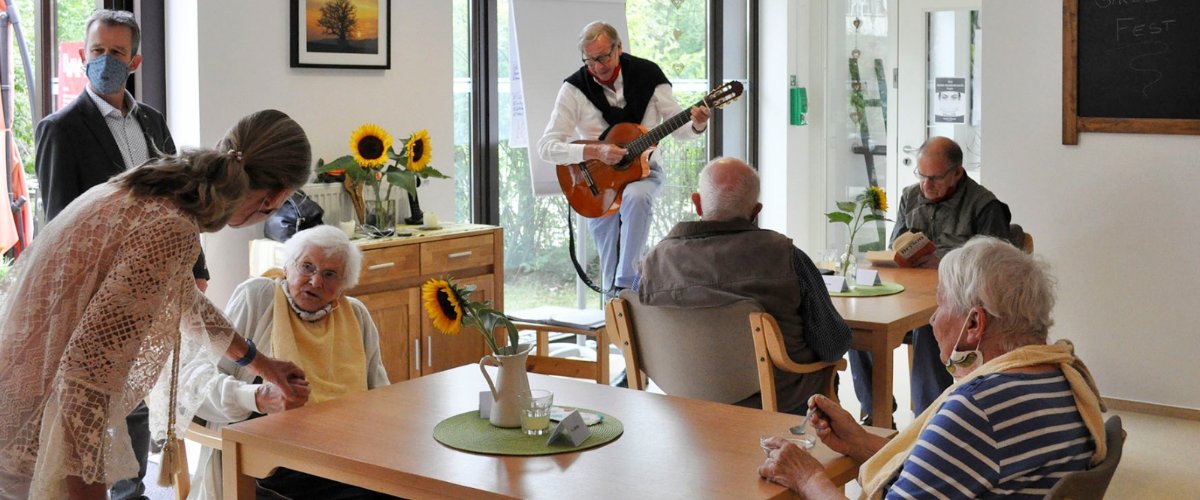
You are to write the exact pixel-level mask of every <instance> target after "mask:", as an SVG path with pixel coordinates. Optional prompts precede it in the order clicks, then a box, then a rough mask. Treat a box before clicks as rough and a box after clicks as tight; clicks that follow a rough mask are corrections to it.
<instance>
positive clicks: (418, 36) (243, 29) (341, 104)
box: [166, 0, 454, 305]
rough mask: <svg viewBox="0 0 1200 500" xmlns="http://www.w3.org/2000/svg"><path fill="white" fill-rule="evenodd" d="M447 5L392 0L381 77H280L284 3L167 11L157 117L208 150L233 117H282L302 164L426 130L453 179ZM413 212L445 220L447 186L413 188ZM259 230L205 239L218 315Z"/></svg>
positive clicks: (332, 72) (310, 73)
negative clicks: (162, 101)
mask: <svg viewBox="0 0 1200 500" xmlns="http://www.w3.org/2000/svg"><path fill="white" fill-rule="evenodd" d="M451 6H452V3H451V2H449V1H446V0H405V1H402V2H392V15H391V19H392V31H391V33H392V69H390V70H362V69H357V70H356V69H317V68H291V67H289V60H290V59H289V58H290V56H289V48H288V36H289V32H288V26H289V19H288V17H289V16H288V8H287V4H286V3H284V2H244V1H234V0H205V1H203V2H178V3H177V2H171V3H169V4H168V5H167V12H166V16H167V26H168V28H169V29H168V33H167V39H168V47H167V55H168V56H167V57H168V68H167V71H168V73H167V75H168V76H167V95H168V96H169V97H170V100H169V101H168V105H167V108H168V110H169V116H170V127H171V129H172V131H173V132H174V133H175V141H176V143H178V144H180V145H183V146H196V145H205V146H211V145H213V144H215V143H216V142H217V140H219V139H220V138H221V136H222V135H223V134H224V133H225V131H226V130H227V129H228V128H229V127H230V126H231V125H233V124H234V123H235V122H236V121H237V120H238V118H240V117H242V116H244V115H246V114H248V113H250V112H253V111H256V110H259V109H264V108H275V109H279V110H281V111H284V112H286V113H288V114H289V115H291V116H292V118H294V119H295V120H296V121H297V122H299V123H300V125H302V126H303V127H304V129H305V131H306V132H308V137H309V140H310V141H311V142H312V146H313V157H314V160H315V159H316V158H324V159H326V160H330V159H332V158H336V157H338V156H341V155H344V154H347V153H348V152H349V150H348V146H347V144H348V142H349V139H350V132H351V131H353V130H354V128H356V127H357V126H358V125H360V124H362V123H365V122H372V123H376V124H378V125H380V126H382V127H383V128H384V129H386V130H387V131H388V132H390V133H392V134H393V135H394V136H398V137H407V136H408V135H409V133H411V132H413V131H415V130H418V129H423V128H424V129H429V133H430V136H431V138H432V140H433V162H434V163H433V164H434V166H436V167H438V169H439V170H442V171H443V172H452V171H453V153H452V151H453V149H452V146H451V144H452V137H453V136H452V135H451V134H452V131H453V114H452V113H453V110H452V106H453V102H452V72H453V68H452V52H451V47H452V24H451ZM420 196H421V207H422V208H423V209H424V210H426V211H427V212H428V211H432V212H435V213H437V214H438V215H439V216H440V218H441V220H447V219H448V218H449V217H450V215H451V214H453V213H454V182H453V181H452V180H433V181H431V182H429V183H428V184H425V185H423V186H422V187H421V192H420ZM259 237H262V228H261V226H258V227H254V228H246V229H236V230H235V229H225V230H223V231H221V232H219V233H216V234H214V235H209V236H207V237H206V238H205V251H206V253H207V255H208V259H209V263H208V265H209V268H210V270H211V271H212V275H213V279H212V282H211V283H210V288H209V292H208V295H209V297H210V298H211V299H212V300H213V302H214V303H216V304H218V305H224V304H225V302H226V300H228V297H229V295H230V294H231V293H232V291H233V288H234V287H235V286H236V285H237V284H238V283H240V282H241V281H243V280H244V279H246V277H247V274H248V272H249V270H248V269H249V268H248V259H247V250H248V242H249V240H251V239H253V238H259Z"/></svg>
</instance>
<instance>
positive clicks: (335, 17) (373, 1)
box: [291, 0, 392, 69]
mask: <svg viewBox="0 0 1200 500" xmlns="http://www.w3.org/2000/svg"><path fill="white" fill-rule="evenodd" d="M291 10H292V15H291V21H292V29H291V35H292V36H291V51H292V67H293V68H366V69H391V67H392V21H391V12H392V2H391V0H292V1H291Z"/></svg>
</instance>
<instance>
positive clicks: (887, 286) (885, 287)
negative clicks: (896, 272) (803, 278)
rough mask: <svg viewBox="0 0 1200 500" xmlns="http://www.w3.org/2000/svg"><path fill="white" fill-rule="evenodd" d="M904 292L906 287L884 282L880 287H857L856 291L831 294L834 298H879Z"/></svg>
mask: <svg viewBox="0 0 1200 500" xmlns="http://www.w3.org/2000/svg"><path fill="white" fill-rule="evenodd" d="M903 291H904V285H901V284H899V283H892V282H888V281H884V282H883V283H882V284H880V285H879V286H862V285H859V286H856V287H854V290H851V291H849V292H829V295H831V296H833V297H878V296H880V295H892V294H895V293H900V292H903Z"/></svg>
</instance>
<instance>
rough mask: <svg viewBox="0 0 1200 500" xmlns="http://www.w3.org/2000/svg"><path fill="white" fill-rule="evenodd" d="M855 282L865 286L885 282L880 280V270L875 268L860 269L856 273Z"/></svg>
mask: <svg viewBox="0 0 1200 500" xmlns="http://www.w3.org/2000/svg"><path fill="white" fill-rule="evenodd" d="M854 282H855V283H858V284H860V285H863V286H879V285H882V284H883V282H882V281H880V280H879V271H876V270H874V269H859V270H858V272H857V273H855V275H854Z"/></svg>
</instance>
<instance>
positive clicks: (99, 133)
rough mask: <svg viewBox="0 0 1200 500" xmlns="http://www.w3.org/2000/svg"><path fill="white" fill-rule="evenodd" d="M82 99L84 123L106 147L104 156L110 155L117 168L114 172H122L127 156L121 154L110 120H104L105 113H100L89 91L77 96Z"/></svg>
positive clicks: (77, 98) (81, 106) (101, 144)
mask: <svg viewBox="0 0 1200 500" xmlns="http://www.w3.org/2000/svg"><path fill="white" fill-rule="evenodd" d="M75 100H76V101H80V103H79V106H80V108H82V109H83V123H84V125H86V126H87V128H88V130H89V131H91V133H92V137H93V138H95V139H96V143H97V144H100V147H101V148H103V149H104V156H106V157H108V160H109V163H111V164H112V165H113V166H114V167H115V168H116V170H115V171H114V173H120V172H123V171H124V170H125V158H124V157H123V156H121V150H120V148H118V147H117V141H116V139H113V135H112V130H111V129H109V128H108V122H106V121H104V115H101V114H100V108H97V107H96V103H94V102H92V98H91V96H90V95H88V94H87V92H84V93H81V94H79V97H76V98H75Z"/></svg>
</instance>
